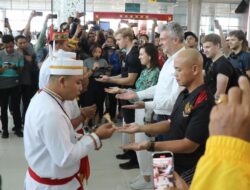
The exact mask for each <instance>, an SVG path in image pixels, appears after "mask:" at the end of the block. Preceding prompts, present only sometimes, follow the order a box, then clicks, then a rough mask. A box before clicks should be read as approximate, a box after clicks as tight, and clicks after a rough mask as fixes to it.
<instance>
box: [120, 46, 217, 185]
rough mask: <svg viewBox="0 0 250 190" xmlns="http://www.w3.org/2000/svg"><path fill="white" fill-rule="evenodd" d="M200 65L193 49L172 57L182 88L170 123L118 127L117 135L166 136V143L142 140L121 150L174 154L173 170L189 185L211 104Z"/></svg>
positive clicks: (206, 128) (203, 136) (206, 135)
mask: <svg viewBox="0 0 250 190" xmlns="http://www.w3.org/2000/svg"><path fill="white" fill-rule="evenodd" d="M202 63H203V59H202V56H201V55H200V53H199V52H198V51H197V50H195V49H186V50H183V51H182V52H180V53H179V54H178V55H177V57H176V58H175V60H174V68H175V77H176V80H177V82H178V84H179V85H180V86H184V87H185V89H184V90H183V91H182V92H181V93H180V95H179V96H178V98H177V100H176V102H175V105H174V108H173V111H172V114H171V116H170V120H165V121H161V122H158V123H155V124H149V125H145V126H143V127H142V126H139V125H137V124H135V123H132V124H127V125H125V126H124V127H122V128H117V131H118V132H126V133H136V132H145V133H146V134H148V135H152V136H155V135H158V134H165V135H166V138H167V139H166V140H165V141H161V142H150V141H144V142H141V143H133V144H127V145H123V146H122V148H123V149H131V150H136V151H138V150H145V149H147V150H148V151H171V152H173V153H174V157H175V159H174V160H175V170H176V171H177V172H178V173H179V174H180V175H181V177H182V178H183V179H184V180H185V181H186V182H187V183H188V184H190V183H191V180H192V177H193V174H194V171H195V167H196V164H197V162H198V160H199V158H200V157H201V156H202V154H203V153H204V149H205V143H206V140H207V138H208V122H209V113H210V111H211V109H212V106H213V105H214V98H213V96H212V94H210V92H209V91H208V90H207V88H206V87H205V86H204V79H203V74H202V68H203V64H202Z"/></svg>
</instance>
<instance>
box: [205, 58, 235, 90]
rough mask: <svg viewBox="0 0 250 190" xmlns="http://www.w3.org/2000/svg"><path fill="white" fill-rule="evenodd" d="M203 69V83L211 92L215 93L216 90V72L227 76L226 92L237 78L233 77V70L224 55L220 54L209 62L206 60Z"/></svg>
mask: <svg viewBox="0 0 250 190" xmlns="http://www.w3.org/2000/svg"><path fill="white" fill-rule="evenodd" d="M205 70H206V76H205V84H206V86H207V87H208V88H209V90H210V91H211V92H212V94H215V92H216V90H217V75H218V74H223V75H225V76H227V77H228V78H229V81H228V84H227V89H226V92H227V91H228V89H229V88H230V87H232V86H235V85H236V82H235V80H237V79H236V78H235V77H236V74H235V70H234V68H233V66H232V64H231V63H230V62H229V61H228V60H227V58H226V57H224V56H221V57H220V58H219V59H217V60H216V61H215V62H210V63H209V62H208V63H207V65H206V69H205Z"/></svg>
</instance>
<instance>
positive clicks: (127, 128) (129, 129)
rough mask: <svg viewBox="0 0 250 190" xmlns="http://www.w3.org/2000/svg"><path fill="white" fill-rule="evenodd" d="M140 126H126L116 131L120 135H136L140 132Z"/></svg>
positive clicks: (132, 124)
mask: <svg viewBox="0 0 250 190" xmlns="http://www.w3.org/2000/svg"><path fill="white" fill-rule="evenodd" d="M139 129H140V126H139V125H137V124H135V123H131V124H125V125H124V126H123V127H117V128H116V131H117V132H119V133H130V134H133V133H136V132H139Z"/></svg>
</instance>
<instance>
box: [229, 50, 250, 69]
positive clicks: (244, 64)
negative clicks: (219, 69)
mask: <svg viewBox="0 0 250 190" xmlns="http://www.w3.org/2000/svg"><path fill="white" fill-rule="evenodd" d="M228 60H229V61H230V62H231V63H232V65H233V66H234V68H237V69H239V70H240V71H242V72H243V73H245V72H246V71H248V70H250V53H249V52H246V51H241V52H240V53H238V54H234V53H231V54H230V56H229V58H228Z"/></svg>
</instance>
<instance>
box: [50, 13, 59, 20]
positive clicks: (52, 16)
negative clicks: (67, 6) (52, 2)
mask: <svg viewBox="0 0 250 190" xmlns="http://www.w3.org/2000/svg"><path fill="white" fill-rule="evenodd" d="M49 18H50V19H52V18H57V14H50V15H49Z"/></svg>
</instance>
